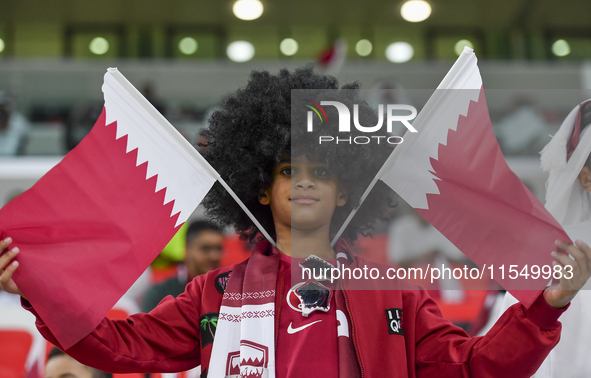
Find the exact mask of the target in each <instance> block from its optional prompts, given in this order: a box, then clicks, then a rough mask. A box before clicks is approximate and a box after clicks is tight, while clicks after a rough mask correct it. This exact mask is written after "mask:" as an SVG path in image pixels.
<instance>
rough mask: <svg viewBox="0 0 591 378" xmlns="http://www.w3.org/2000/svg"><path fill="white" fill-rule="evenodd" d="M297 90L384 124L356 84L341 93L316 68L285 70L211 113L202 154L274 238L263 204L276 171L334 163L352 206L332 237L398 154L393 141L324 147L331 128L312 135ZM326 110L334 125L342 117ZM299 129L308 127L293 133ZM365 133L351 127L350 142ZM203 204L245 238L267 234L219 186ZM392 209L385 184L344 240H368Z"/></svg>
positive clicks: (256, 80) (259, 77) (257, 79)
mask: <svg viewBox="0 0 591 378" xmlns="http://www.w3.org/2000/svg"><path fill="white" fill-rule="evenodd" d="M293 89H301V90H306V91H304V93H306V96H308V97H306V98H309V97H311V96H313V97H314V98H316V99H318V100H317V101H318V102H319V101H320V99H322V100H331V99H334V100H336V101H339V102H341V103H344V104H346V105H348V108H349V109H353V104H358V107H359V108H358V114H359V116H358V119H359V123H361V124H363V125H376V124H377V122H378V116H377V114H376V112H375V111H374V110H373V109H371V108H370V107H369V105H367V104H366V103H365V101H363V100H361V99H360V98H359V86H358V85H357V84H356V83H352V84H347V85H344V86H342V87H341V88H339V84H338V81H337V80H336V79H335V78H334V77H331V76H327V75H321V74H317V73H315V72H314V70H313V66H312V65H307V66H305V67H303V68H299V69H296V70H295V71H293V72H290V71H288V70H285V69H284V70H281V71H280V72H279V73H278V74H277V75H272V74H270V73H269V72H267V71H253V72H252V74H251V75H250V80H249V82H248V84H247V85H246V87H245V88H243V89H239V90H238V91H237V92H236V93H235V94H234V95H232V96H230V97H228V98H227V99H226V100H225V101H224V102H223V104H222V105H221V109H220V110H218V111H216V112H214V113H213V114H212V115H211V117H210V119H209V127H208V128H206V129H204V130H202V132H201V139H202V140H206V141H207V142H206V143H205V144H200V146H201V147H202V149H201V153H202V154H203V156H204V157H205V158H206V159H207V161H209V163H210V164H211V165H212V166H213V167H214V168H215V169H216V170H217V171H218V172H219V174H220V176H221V177H222V178H223V179H224V180H225V181H226V182H227V184H228V185H229V186H230V187H231V188H232V189H233V190H234V192H235V193H236V194H237V195H238V197H239V198H240V199H241V200H242V201H243V202H244V204H245V205H246V206H247V207H248V209H249V210H250V211H251V212H252V213H253V214H254V216H255V217H256V218H257V219H258V220H259V222H260V223H261V225H262V226H263V227H264V228H265V230H266V231H267V232H269V234H270V235H271V237H273V238H275V237H276V236H275V227H274V223H273V216H272V214H271V210H270V207H269V206H265V205H261V204H260V203H259V196H260V195H261V194H262V193H263V192H264V191H265V189H267V188H268V187H269V186H270V185H271V183H272V182H273V170H274V168H275V167H276V166H277V165H278V164H279V163H280V162H281V160H282V159H284V158H285V157H288V156H293V157H299V156H304V155H305V156H306V157H307V159H308V160H310V161H315V162H318V163H323V164H326V165H327V166H328V167H330V170H331V172H332V173H334V174H336V176H337V177H338V179H339V181H340V183H341V185H342V187H343V188H344V189H345V191H346V192H347V194H348V201H347V204H346V205H345V206H342V207H337V208H336V209H335V212H334V214H333V218H332V222H331V230H330V231H331V235H334V234H336V232H337V231H338V229H339V228H340V226H341V225H342V224H343V222H344V220H345V219H346V217H347V216H348V215H349V213H350V212H351V210H352V209H353V208H355V207H358V206H359V202H360V198H361V196H362V194H363V192H364V191H365V188H366V187H367V186H368V185H369V183H370V181H371V180H372V179H373V177H374V176H375V175H376V173H377V171H378V169H379V168H380V167H381V166H382V164H383V162H384V161H385V159H386V158H387V157H388V155H389V154H390V153H391V152H392V145H389V144H387V143H385V142H383V143H380V144H375V143H374V144H366V145H355V144H347V143H340V144H336V143H329V144H322V145H320V144H318V140H319V139H318V138H319V136H320V135H331V134H330V133H329V131H330V130H329V129H328V128H327V127H324V128H323V127H316V128H315V129H316V130H314V131H313V132H307V131H306V127H305V126H304V125H305V124H306V118H305V115H306V113H305V110H306V108H305V107H304V106H302V105H301V103H298V104H296V103H294V102H293V101H295V97H296V96H295V95H294V96H293V97H294V98H292V90H293ZM301 109H304V110H301ZM324 109H325V110H326V113H327V114H326V115H327V118H328V119H338V114H337V111H336V108H334V107H332V106H327V107H325V108H324ZM296 110H298V111H296ZM292 125H302V127H294V128H293V130H292ZM333 132H334V129H333ZM362 135H364V134H363V133H360V132H359V131H357V130H355V128H351V132H350V133H348V134H347V138H349V137H353V138H354V137H355V136H362ZM372 135H376V134H375V133H374V134H372ZM384 136H388V135H385V134H384ZM203 204H204V206H205V208H206V215H207V216H209V217H211V219H212V220H213V221H215V222H216V223H219V224H220V225H221V226H223V227H226V226H233V227H234V229H235V230H236V231H237V232H238V233H239V234H240V235H241V237H242V238H243V239H249V240H250V241H255V239H257V237H258V235H260V234H259V233H258V230H257V228H256V227H255V225H254V223H253V222H252V221H251V220H250V218H249V217H248V216H247V215H246V214H245V213H244V211H242V209H241V208H240V207H239V206H238V205H237V204H236V203H235V201H234V199H233V198H232V197H231V196H230V195H229V194H228V193H227V192H226V190H225V189H224V188H223V187H222V186H221V185H220V184H219V183H216V184H215V185H214V187H213V188H212V190H211V191H210V193H209V194H208V195H207V196H206V198H205V200H204V202H203ZM392 207H393V204H392V192H391V191H390V189H389V188H387V187H386V186H385V185H384V184H383V183H381V181H378V184H377V185H376V187H375V188H374V190H373V191H372V192H371V194H370V195H369V196H368V198H367V199H366V200H365V202H364V205H363V206H361V207H360V209H359V211H358V212H357V214H356V215H355V217H354V219H353V221H352V222H351V224H350V225H349V226H348V227H347V230H346V231H345V233H344V234H343V237H344V238H346V239H348V240H350V241H353V240H355V239H356V237H357V235H358V234H360V233H361V234H363V235H366V234H368V233H369V231H370V230H371V227H372V226H373V224H374V222H375V221H376V219H378V218H381V219H384V220H385V218H387V215H388V214H391V213H392V212H391V211H390V210H391V208H392ZM378 209H379V210H378Z"/></svg>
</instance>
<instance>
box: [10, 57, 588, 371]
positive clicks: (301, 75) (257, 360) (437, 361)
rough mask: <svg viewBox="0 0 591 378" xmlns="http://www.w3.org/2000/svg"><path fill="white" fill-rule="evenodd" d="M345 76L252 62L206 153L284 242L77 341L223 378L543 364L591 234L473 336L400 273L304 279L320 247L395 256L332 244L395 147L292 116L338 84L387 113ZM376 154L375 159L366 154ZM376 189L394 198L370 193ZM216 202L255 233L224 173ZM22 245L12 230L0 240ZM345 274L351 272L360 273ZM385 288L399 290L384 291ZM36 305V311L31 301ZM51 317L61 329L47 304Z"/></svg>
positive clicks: (101, 360)
mask: <svg viewBox="0 0 591 378" xmlns="http://www.w3.org/2000/svg"><path fill="white" fill-rule="evenodd" d="M344 88H345V89H347V90H346V91H341V93H340V94H339V93H338V84H337V82H336V80H335V79H334V78H331V77H327V76H321V75H317V74H314V73H313V71H312V68H311V67H306V68H303V69H299V70H296V71H295V72H288V71H287V70H283V71H281V72H280V73H279V74H278V75H276V76H273V75H271V74H269V73H267V72H254V73H253V74H252V76H251V79H250V81H249V83H248V84H247V86H246V88H244V89H242V90H239V91H238V92H237V93H236V94H235V95H234V96H232V97H230V98H228V99H227V100H226V101H225V103H224V104H223V106H222V109H221V110H220V111H218V112H216V113H214V114H213V115H212V117H211V119H210V128H209V129H208V130H206V131H205V132H204V133H203V136H204V137H205V138H206V139H207V140H208V143H207V146H206V149H205V153H204V155H205V157H206V158H207V159H208V161H209V162H210V163H211V164H212V166H213V167H214V168H215V169H216V170H217V171H218V172H219V173H220V175H221V176H222V177H223V178H224V179H225V180H226V181H227V182H228V184H229V185H230V186H231V187H232V188H233V190H234V191H235V192H236V193H237V195H238V196H239V197H240V198H241V199H242V200H243V201H244V203H245V204H246V205H247V206H248V207H249V209H250V210H251V211H252V212H253V213H254V214H255V216H256V217H257V218H258V219H259V220H260V222H261V223H262V225H263V226H264V227H265V228H266V229H267V230H268V231H270V233H271V236H272V237H273V238H274V240H275V241H276V247H273V246H271V245H270V244H269V242H267V241H266V240H262V241H260V242H259V243H258V244H257V246H256V248H255V250H254V251H253V253H252V256H251V257H250V258H249V259H248V260H247V261H245V262H243V263H241V264H238V265H235V266H231V267H226V268H221V269H218V270H215V271H210V272H208V273H207V274H205V275H201V276H198V277H196V278H195V279H194V280H193V281H192V282H190V283H189V284H188V285H187V287H186V290H185V292H184V293H183V294H181V295H180V296H179V297H178V298H176V299H174V298H172V297H167V298H165V299H164V300H163V301H162V302H161V303H160V304H159V305H158V306H157V307H156V308H155V309H154V310H153V311H152V312H150V313H149V314H136V315H133V316H131V317H129V318H128V319H126V320H123V321H111V320H108V319H105V320H103V321H102V322H101V324H100V325H99V326H98V327H97V328H96V329H95V330H94V331H93V332H92V333H91V334H90V335H88V336H87V337H86V338H84V339H83V340H81V341H80V342H79V343H77V344H76V345H74V346H73V347H72V348H70V349H69V350H67V352H68V354H70V355H71V356H73V357H74V358H76V359H77V360H79V361H80V362H82V363H84V364H87V365H90V366H93V367H96V368H99V369H101V370H106V371H113V372H154V371H161V372H174V371H180V370H187V369H190V368H193V367H195V366H197V365H201V369H202V376H203V377H206V376H207V377H210V378H212V377H238V376H242V377H302V376H313V377H362V376H366V377H382V376H388V377H414V376H419V377H431V376H438V377H468V376H473V377H492V376H508V377H529V376H530V375H531V374H533V372H535V370H536V369H537V367H538V366H539V364H540V363H541V362H542V361H543V359H544V358H545V356H546V355H547V354H548V352H549V351H550V350H551V349H552V348H553V346H554V345H556V343H557V342H558V339H559V336H560V323H559V322H558V321H557V319H558V317H559V316H560V314H562V312H563V311H564V309H561V308H563V307H565V306H566V305H567V304H568V302H569V301H570V300H571V299H572V297H573V296H574V295H575V294H576V292H577V291H578V289H579V288H580V287H581V286H582V285H583V284H584V283H585V281H586V280H587V278H588V277H589V270H590V267H589V266H588V265H587V260H586V256H587V257H588V258H589V259H591V249H590V248H589V247H587V246H586V245H583V244H579V245H578V248H577V247H575V246H572V245H567V244H566V243H560V244H559V246H560V247H562V248H564V249H566V250H567V251H568V252H569V253H570V254H571V255H572V256H573V257H574V258H575V260H571V259H569V258H568V257H567V256H558V257H556V259H557V260H559V261H560V263H561V264H569V265H573V266H574V267H576V269H575V272H576V273H575V276H574V277H573V279H572V280H570V281H569V280H566V279H564V280H562V281H561V282H560V286H559V287H558V288H557V289H556V290H547V291H546V292H545V293H544V295H543V296H542V295H541V296H540V297H539V298H538V300H537V301H536V302H535V303H534V304H533V305H532V306H531V307H530V308H529V309H525V308H524V307H523V306H522V305H521V304H517V305H515V306H513V307H512V308H511V309H509V310H508V311H507V313H506V314H505V315H504V316H503V317H502V318H501V319H500V320H499V321H498V322H497V324H496V325H495V327H494V328H493V329H492V330H491V331H490V332H489V333H488V335H487V336H485V337H482V338H473V339H471V338H469V337H468V336H467V335H466V333H465V332H464V331H463V330H462V329H460V328H457V327H455V326H453V325H452V324H451V323H450V322H449V321H447V320H445V319H443V318H442V317H441V313H440V311H439V309H438V308H437V306H436V304H435V303H434V302H433V300H432V299H431V298H430V297H429V296H428V294H426V293H425V291H424V290H421V289H420V288H417V287H413V286H411V285H409V284H408V283H407V282H405V281H402V280H384V281H381V280H379V281H380V282H379V285H378V282H377V280H374V281H373V282H371V281H370V282H366V283H364V285H365V286H363V287H364V288H366V289H371V290H338V287H334V286H331V285H329V283H328V282H326V280H323V279H322V278H318V279H307V280H306V279H303V280H302V279H299V278H300V277H293V281H294V282H296V283H295V284H293V285H292V269H291V267H292V265H293V266H294V267H296V265H298V266H314V265H320V266H325V265H323V264H326V262H324V261H322V260H319V259H317V258H314V257H309V256H310V255H311V254H314V255H316V256H318V257H320V258H322V259H325V260H328V261H329V263H332V264H333V265H336V266H343V265H344V266H346V267H348V268H351V269H355V268H375V269H378V270H379V271H380V272H383V271H384V270H385V268H384V267H382V266H380V265H378V264H374V263H371V262H367V261H364V260H363V259H360V258H353V257H352V256H351V253H350V247H349V244H348V243H347V242H346V241H344V240H340V241H339V242H338V243H337V244H336V246H335V248H334V249H333V248H331V245H330V238H331V236H333V235H334V234H335V233H336V230H337V229H338V228H339V226H340V225H341V223H342V221H343V219H344V218H345V217H346V216H347V215H348V213H349V212H350V210H351V209H352V208H353V207H355V206H357V205H358V203H359V200H360V197H361V194H362V192H363V190H364V188H365V186H366V181H367V180H370V179H371V178H373V176H374V175H375V173H376V172H375V170H377V168H379V167H380V166H381V162H382V161H383V159H385V157H386V156H387V154H388V153H389V151H391V147H390V146H388V145H385V144H382V145H381V146H379V147H378V146H372V147H371V148H355V149H343V148H342V147H343V146H342V145H341V146H337V145H334V146H332V147H331V148H328V149H326V150H323V149H322V148H320V147H318V145H316V144H314V143H311V142H310V141H312V140H316V141H317V140H318V139H317V135H318V133H320V134H321V133H323V132H325V131H326V130H320V129H319V130H320V131H318V132H317V133H316V134H314V133H307V131H305V127H301V128H296V130H292V126H291V125H292V124H293V125H305V123H304V122H305V119H304V118H302V119H300V118H298V117H295V118H294V117H292V116H291V114H290V109H291V108H292V104H291V103H290V101H291V90H292V89H319V90H320V89H334V90H337V95H338V96H337V97H338V100H339V101H341V102H343V103H348V104H353V103H359V104H360V109H359V114H360V121H361V123H362V124H363V125H375V124H376V116H375V114H374V113H373V112H372V111H371V109H369V107H367V106H365V105H363V103H362V102H361V101H359V100H358V99H357V98H356V91H354V90H355V89H356V88H357V87H356V86H355V85H350V86H346V87H344ZM327 96H328V94H327ZM328 115H329V117H328V119H333V117H334V116H335V114H334V113H333V114H328ZM371 122H373V123H371ZM300 129H301V130H303V131H300ZM353 136H354V135H353ZM371 163H373V166H374V167H375V169H371V168H368V167H369V166H370V165H371ZM401 179H404V178H401ZM382 189H383V188H382ZM382 189H380V188H378V189H377V190H378V191H380V190H382ZM378 198H384V197H383V196H382V195H376V196H374V197H373V198H368V200H367V201H369V203H371V202H372V201H377V199H378ZM367 201H366V202H367ZM204 204H205V206H206V208H207V209H208V213H209V215H210V216H211V217H212V218H213V219H215V220H216V221H217V222H218V223H220V224H221V225H224V226H225V225H232V226H234V227H235V229H236V230H237V231H238V232H239V233H240V234H241V235H242V236H243V237H245V238H250V239H256V238H257V236H258V231H257V229H256V228H255V226H254V224H253V223H252V221H251V220H250V219H249V218H248V217H247V216H246V215H245V214H244V213H243V212H242V211H241V210H240V208H239V207H238V206H237V205H236V204H235V202H234V200H233V199H232V198H231V197H230V196H229V195H228V194H227V193H226V192H225V191H224V190H223V188H222V187H221V186H218V185H215V186H214V187H213V189H212V191H211V192H210V194H209V195H208V197H207V198H206V200H205V201H204ZM364 207H365V205H364V206H363V207H362V208H361V209H360V211H359V213H358V214H357V215H356V217H355V218H354V222H353V223H352V224H351V225H350V227H349V228H348V230H347V231H346V233H345V234H344V239H348V240H354V239H355V237H356V235H357V234H358V233H363V232H366V231H367V230H368V229H369V228H370V226H371V224H372V222H373V221H374V219H375V218H376V217H378V216H380V214H376V213H372V212H370V211H366V210H364ZM369 208H372V207H371V206H369ZM383 210H387V209H383ZM9 243H10V240H8V241H3V242H1V244H0V250H3V249H4V248H6V246H7V245H8V244H9ZM579 248H580V249H579ZM14 255H15V252H14V251H10V252H8V253H6V254H4V255H3V256H2V257H0V268H5V271H4V272H3V273H2V275H1V276H0V287H2V288H3V289H5V290H7V291H11V292H14V293H19V294H22V293H20V292H19V291H18V288H17V287H16V285H15V284H14V281H12V280H11V278H10V277H11V275H12V273H13V272H14V270H15V269H16V265H14V264H11V265H8V264H9V262H10V260H11V259H12V258H13V257H14ZM289 256H292V257H295V258H298V259H293V260H292V259H290V258H289ZM335 260H336V261H335ZM310 264H311V265H310ZM293 272H297V269H294V270H293ZM296 274H297V273H296ZM386 281H387V282H386ZM340 285H341V286H340V287H342V288H344V289H348V288H351V287H352V286H353V284H352V282H351V280H347V279H343V280H342V281H340ZM384 287H386V288H388V289H390V290H379V288H384ZM23 305H24V306H25V308H27V309H28V310H30V311H31V312H33V313H34V314H35V309H34V308H32V307H31V305H30V304H29V303H28V302H27V301H26V299H23ZM37 326H38V328H39V330H40V331H41V333H42V334H43V335H44V336H45V337H46V338H47V339H48V340H50V341H51V342H53V343H57V341H56V340H55V338H54V337H53V335H52V334H51V332H50V331H49V329H48V328H47V327H46V326H45V324H44V323H43V320H42V319H40V318H39V317H37ZM216 328H217V329H216Z"/></svg>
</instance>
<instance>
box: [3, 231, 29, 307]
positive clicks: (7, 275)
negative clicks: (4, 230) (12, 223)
mask: <svg viewBox="0 0 591 378" xmlns="http://www.w3.org/2000/svg"><path fill="white" fill-rule="evenodd" d="M10 243H12V239H11V238H6V239H4V240H2V241H0V289H2V290H4V291H6V292H8V293H12V294H18V295H20V296H21V297H23V292H22V291H20V289H19V288H18V286H16V283H15V282H14V280H13V279H12V274H13V273H14V271H15V270H16V268H18V261H12V259H13V258H14V257H15V256H16V255H17V254H18V252H19V250H18V248H17V247H14V248H12V249H11V250H9V251H6V252H4V251H5V250H6V248H7V247H8V246H9V245H10ZM11 261H12V263H11ZM23 298H24V297H23Z"/></svg>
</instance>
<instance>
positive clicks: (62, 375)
mask: <svg viewBox="0 0 591 378" xmlns="http://www.w3.org/2000/svg"><path fill="white" fill-rule="evenodd" d="M112 376H113V375H112V374H111V373H105V372H103V371H100V370H97V369H94V368H91V367H89V366H86V365H82V364H81V363H80V362H78V361H76V360H75V359H73V358H72V357H70V356H68V355H67V354H65V353H64V352H62V351H61V350H59V349H58V348H53V349H52V350H51V352H49V355H48V356H47V365H45V378H111V377H112Z"/></svg>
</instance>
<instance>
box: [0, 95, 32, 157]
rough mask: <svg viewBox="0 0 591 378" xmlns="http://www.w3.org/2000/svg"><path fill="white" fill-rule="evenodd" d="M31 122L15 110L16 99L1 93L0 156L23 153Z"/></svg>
mask: <svg viewBox="0 0 591 378" xmlns="http://www.w3.org/2000/svg"><path fill="white" fill-rule="evenodd" d="M28 130H29V122H28V121H27V119H26V118H25V117H24V116H23V115H22V114H20V113H19V112H17V111H16V110H15V99H14V97H13V96H12V95H11V94H9V93H8V92H6V91H0V156H11V155H17V154H19V153H21V152H22V151H23V149H24V145H25V143H26V138H27V132H28Z"/></svg>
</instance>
